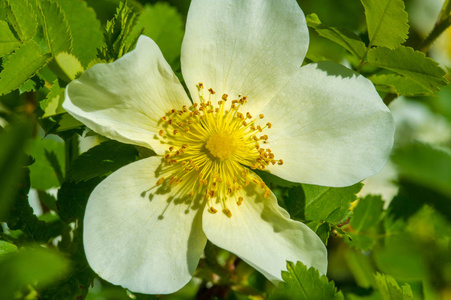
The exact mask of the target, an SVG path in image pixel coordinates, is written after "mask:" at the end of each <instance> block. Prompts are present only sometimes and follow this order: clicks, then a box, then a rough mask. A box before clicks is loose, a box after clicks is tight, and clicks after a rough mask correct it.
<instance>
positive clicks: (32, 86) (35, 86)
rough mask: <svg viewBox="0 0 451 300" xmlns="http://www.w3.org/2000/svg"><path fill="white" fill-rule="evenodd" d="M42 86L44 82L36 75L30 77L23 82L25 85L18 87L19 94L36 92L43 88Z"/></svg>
mask: <svg viewBox="0 0 451 300" xmlns="http://www.w3.org/2000/svg"><path fill="white" fill-rule="evenodd" d="M44 84H45V81H44V80H42V79H41V78H39V76H38V75H35V76H33V77H31V78H30V79H28V80H27V81H25V83H24V84H22V85H21V86H20V88H19V93H20V94H23V93H26V92H31V91H37V90H39V89H40V88H41V87H43V86H44Z"/></svg>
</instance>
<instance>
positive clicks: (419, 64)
mask: <svg viewBox="0 0 451 300" xmlns="http://www.w3.org/2000/svg"><path fill="white" fill-rule="evenodd" d="M368 62H369V63H370V64H372V65H375V66H378V67H381V68H385V69H388V70H391V71H393V72H396V73H398V74H400V75H403V76H405V77H407V78H409V79H411V80H413V81H415V82H416V83H417V84H419V85H421V86H422V87H423V88H425V89H426V90H427V91H429V92H431V93H433V92H436V91H438V90H439V88H440V87H442V86H444V85H446V84H447V80H446V79H445V77H444V75H445V71H444V70H443V69H442V68H440V67H439V66H438V63H437V62H435V61H434V60H432V59H430V58H428V57H426V55H425V54H424V53H423V52H419V51H415V50H413V49H412V48H410V47H404V46H400V47H397V48H395V49H388V48H385V47H376V48H372V49H371V50H370V51H369V52H368Z"/></svg>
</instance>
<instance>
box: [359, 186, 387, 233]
mask: <svg viewBox="0 0 451 300" xmlns="http://www.w3.org/2000/svg"><path fill="white" fill-rule="evenodd" d="M383 206H384V201H382V198H381V197H380V196H373V195H368V196H366V197H365V198H363V199H360V200H359V203H358V204H357V206H356V207H355V208H354V215H353V217H352V218H351V225H352V227H353V228H354V230H355V231H357V232H361V231H365V230H367V229H369V228H370V227H372V226H375V225H376V224H377V223H379V219H380V216H381V214H382V211H383Z"/></svg>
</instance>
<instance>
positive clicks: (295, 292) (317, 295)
mask: <svg viewBox="0 0 451 300" xmlns="http://www.w3.org/2000/svg"><path fill="white" fill-rule="evenodd" d="M282 279H283V280H284V282H281V283H280V284H279V286H278V287H277V289H276V290H275V291H274V292H273V293H272V294H271V295H270V299H272V300H275V299H284V300H289V299H293V300H303V299H305V300H307V299H308V300H311V299H330V300H342V299H344V297H343V294H342V293H341V292H337V288H336V287H335V285H334V283H333V282H332V281H329V280H328V279H327V277H326V276H325V275H321V276H320V275H319V272H318V270H316V269H314V268H309V269H307V267H306V266H305V265H304V264H302V263H301V262H297V263H296V265H295V264H294V263H292V262H287V271H282Z"/></svg>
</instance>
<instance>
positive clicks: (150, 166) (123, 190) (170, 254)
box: [83, 157, 206, 294]
mask: <svg viewBox="0 0 451 300" xmlns="http://www.w3.org/2000/svg"><path fill="white" fill-rule="evenodd" d="M160 162H161V160H160V158H158V157H151V158H147V159H143V160H140V161H137V162H134V163H132V164H129V165H127V166H125V167H123V168H121V169H119V170H118V171H116V172H114V173H113V174H111V175H110V176H109V177H108V178H107V179H105V180H104V181H103V182H101V183H100V184H99V185H98V186H97V187H96V188H95V189H94V191H93V192H92V194H91V196H90V198H89V201H88V205H87V207H86V213H85V218H84V233H83V234H84V246H85V252H86V256H87V258H88V262H89V265H90V266H91V268H92V269H93V270H94V271H96V272H97V273H98V274H99V276H100V277H102V278H104V279H106V280H108V281H110V282H112V283H114V284H119V285H122V286H124V287H126V288H128V289H130V290H132V291H134V292H139V293H149V294H166V293H172V292H175V291H177V290H178V289H180V288H182V287H183V286H184V285H185V284H186V283H187V282H188V281H189V280H190V279H191V277H192V275H193V273H194V270H195V269H196V266H197V264H198V261H199V258H200V256H201V254H202V252H203V249H204V247H205V243H206V238H205V235H204V233H203V232H202V225H201V222H202V221H201V216H202V209H200V208H199V207H198V208H197V209H196V207H195V206H194V207H193V203H192V202H186V201H184V199H180V197H179V196H178V195H177V194H176V192H177V190H174V189H173V190H170V189H168V187H164V186H161V185H160V186H156V182H157V180H158V177H159V176H162V175H164V174H158V173H161V171H160V169H159V165H160Z"/></svg>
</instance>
